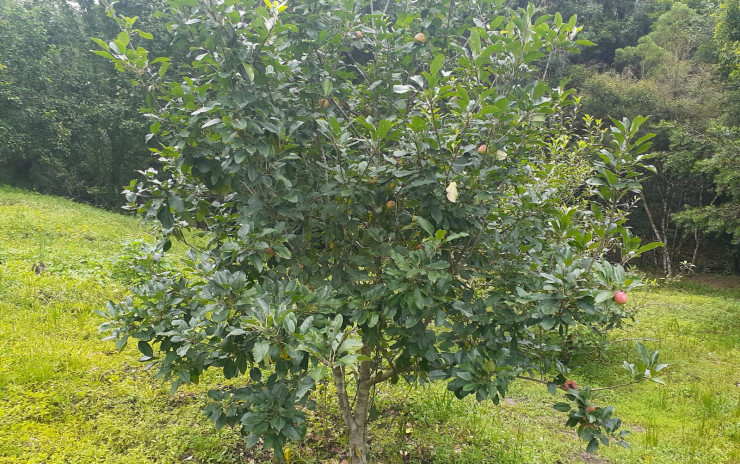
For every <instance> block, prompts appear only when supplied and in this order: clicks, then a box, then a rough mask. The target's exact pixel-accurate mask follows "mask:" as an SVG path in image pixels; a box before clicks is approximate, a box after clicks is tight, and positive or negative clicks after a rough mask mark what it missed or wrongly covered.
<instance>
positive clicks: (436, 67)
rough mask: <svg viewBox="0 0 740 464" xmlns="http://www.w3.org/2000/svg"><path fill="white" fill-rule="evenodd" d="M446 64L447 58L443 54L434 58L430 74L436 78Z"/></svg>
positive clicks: (430, 65) (430, 66)
mask: <svg viewBox="0 0 740 464" xmlns="http://www.w3.org/2000/svg"><path fill="white" fill-rule="evenodd" d="M444 62H445V56H444V55H443V54H441V53H440V54H438V55H437V56H435V57H434V59H433V60H432V62H431V63H430V64H429V74H431V75H432V76H436V75H437V74H438V73H439V71H440V70H441V69H442V64H444Z"/></svg>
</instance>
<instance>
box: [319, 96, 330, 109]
mask: <svg viewBox="0 0 740 464" xmlns="http://www.w3.org/2000/svg"><path fill="white" fill-rule="evenodd" d="M319 106H320V107H322V108H329V100H328V99H326V98H319Z"/></svg>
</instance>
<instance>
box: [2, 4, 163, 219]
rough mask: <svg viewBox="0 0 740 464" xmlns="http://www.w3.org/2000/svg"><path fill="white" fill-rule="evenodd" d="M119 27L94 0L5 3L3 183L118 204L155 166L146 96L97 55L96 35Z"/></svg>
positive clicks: (146, 7) (144, 10)
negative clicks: (125, 189) (140, 172)
mask: <svg viewBox="0 0 740 464" xmlns="http://www.w3.org/2000/svg"><path fill="white" fill-rule="evenodd" d="M155 6H156V2H155V3H152V2H135V1H129V2H126V4H124V5H122V8H131V9H133V10H135V11H136V14H137V15H141V16H146V15H147V14H151V9H152V8H153V7H155ZM113 27H115V26H113ZM112 32H113V29H112V25H111V23H110V22H109V21H108V18H107V15H106V14H105V10H104V8H103V7H102V6H101V5H95V4H94V3H93V2H80V5H77V6H75V5H72V4H70V3H67V2H65V1H58V0H48V1H46V0H42V1H34V2H17V1H15V0H1V1H0V43H2V47H0V183H10V184H12V185H16V186H21V187H25V188H32V189H35V190H38V191H42V192H47V193H52V194H56V195H64V196H68V197H73V198H77V199H79V200H83V201H87V202H91V203H95V204H98V205H104V206H118V205H120V204H121V203H122V202H121V197H120V192H121V189H122V186H123V185H125V184H126V183H128V182H129V181H130V180H131V179H132V178H133V177H134V175H135V171H136V170H137V169H142V168H146V167H147V166H149V165H151V164H152V163H151V161H152V158H151V156H149V154H148V150H147V147H146V144H145V141H144V137H145V136H146V134H147V133H148V130H147V127H146V125H145V122H146V121H145V119H144V118H143V116H142V115H141V114H140V112H139V110H138V108H139V106H140V105H141V94H140V93H139V94H136V93H135V92H134V89H133V87H132V86H131V85H130V83H129V82H128V80H127V79H125V78H123V76H120V75H118V74H117V73H115V71H114V70H112V69H110V67H109V66H106V64H105V62H103V61H102V60H100V59H99V58H98V57H96V56H95V55H93V54H92V53H90V49H91V48H92V46H93V44H92V43H91V42H90V40H89V39H88V37H89V36H97V35H101V34H110V33H112Z"/></svg>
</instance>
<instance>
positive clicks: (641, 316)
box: [0, 187, 740, 464]
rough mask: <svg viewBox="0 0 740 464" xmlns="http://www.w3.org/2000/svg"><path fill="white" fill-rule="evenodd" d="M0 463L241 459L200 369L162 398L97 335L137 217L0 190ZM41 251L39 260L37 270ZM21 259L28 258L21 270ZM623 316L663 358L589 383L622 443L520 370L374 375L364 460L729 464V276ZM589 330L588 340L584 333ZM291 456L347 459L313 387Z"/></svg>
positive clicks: (739, 312)
mask: <svg viewBox="0 0 740 464" xmlns="http://www.w3.org/2000/svg"><path fill="white" fill-rule="evenodd" d="M0 218H2V219H0V411H2V413H1V414H0V463H3V464H5V463H7V464H9V463H13V464H15V463H179V462H183V463H187V462H193V463H251V462H256V463H259V462H269V454H268V453H266V452H264V451H261V450H245V449H244V447H243V446H242V445H241V441H240V439H239V436H238V434H237V433H236V432H234V431H232V430H221V431H219V432H216V431H215V430H214V429H213V427H212V425H211V423H210V422H209V421H208V420H207V419H206V418H205V416H204V415H203V413H202V408H203V406H204V405H205V404H206V402H207V399H206V396H205V392H206V391H207V390H208V388H212V387H213V386H215V385H217V384H218V383H219V382H222V381H223V380H222V379H221V378H220V377H219V375H218V373H216V372H214V373H212V374H210V375H208V376H206V377H205V378H204V379H203V381H202V383H201V384H200V385H198V386H188V387H187V388H184V389H181V390H180V391H179V392H178V393H176V394H175V395H174V396H171V395H169V393H168V390H169V388H168V386H167V385H163V384H162V383H161V382H160V381H158V380H154V379H152V378H151V374H150V373H149V372H147V371H144V370H143V366H142V365H141V364H140V363H138V362H137V361H136V359H137V358H138V356H139V355H138V353H136V352H135V349H132V348H127V349H126V350H124V352H122V353H118V352H116V351H115V349H114V347H113V344H112V342H103V341H101V340H100V338H101V335H100V334H98V333H97V326H98V324H99V323H100V322H102V320H101V318H100V317H99V316H97V315H95V314H94V313H93V311H94V310H96V309H100V308H101V307H103V306H104V305H105V303H106V301H107V300H109V299H112V300H116V299H119V298H122V297H123V296H124V295H125V292H126V288H125V285H124V283H123V281H122V280H121V278H122V277H125V275H126V272H127V265H128V264H130V262H131V256H132V252H131V251H125V248H126V246H127V245H130V244H134V245H135V244H136V243H137V241H141V240H146V239H147V237H148V236H147V233H146V231H145V230H143V229H142V228H141V227H140V226H139V223H138V221H137V220H136V219H133V218H130V217H126V216H123V215H117V214H113V213H109V212H104V211H100V210H96V209H94V208H90V207H87V206H83V205H78V204H75V203H72V202H70V201H67V200H62V199H58V198H51V197H45V196H41V195H36V194H31V193H28V192H23V191H19V190H12V189H8V188H2V187H0ZM40 263H43V264H44V266H43V267H44V268H45V269H39V267H40V266H39V265H40ZM34 265H35V266H36V269H34ZM630 296H631V301H630V305H631V306H632V307H633V308H635V309H636V310H637V311H638V313H637V319H638V321H637V323H635V324H633V325H632V326H631V327H629V328H627V329H626V330H622V331H619V332H618V333H614V334H613V336H612V339H613V340H619V339H632V338H642V339H651V340H659V341H645V342H644V343H645V344H646V345H648V346H649V347H650V348H651V349H660V351H661V359H662V360H663V362H668V363H671V366H670V368H669V369H668V371H667V372H666V373H665V374H664V375H662V377H663V379H664V380H665V381H666V385H665V386H661V385H658V384H655V383H652V382H646V383H641V384H638V385H631V386H628V387H625V388H622V389H619V390H605V391H603V392H601V397H600V398H601V399H600V402H601V403H602V404H604V405H606V404H613V405H615V406H616V407H617V413H618V415H619V416H620V417H622V418H623V419H624V422H625V427H626V428H628V429H631V430H632V431H633V435H632V436H631V438H630V444H631V445H632V450H631V451H629V450H625V449H623V448H620V447H610V448H601V449H600V451H599V453H598V454H596V455H587V454H585V453H583V452H582V451H583V449H584V448H585V446H584V445H585V444H584V443H582V442H579V441H578V439H577V437H576V436H575V434H574V433H573V432H572V431H570V430H568V429H565V428H563V427H562V424H563V422H564V421H565V417H564V415H563V414H561V413H558V412H556V411H554V410H553V409H552V407H551V405H552V403H553V402H554V401H555V399H554V398H553V397H552V396H550V395H549V394H548V393H547V392H546V390H545V389H544V388H543V386H542V385H539V384H535V383H528V382H520V383H518V384H516V385H515V387H514V388H513V390H512V391H511V395H510V397H509V398H507V399H506V400H505V401H504V402H503V403H502V404H501V405H500V406H494V405H493V404H491V403H490V402H487V403H483V404H477V403H475V402H474V401H469V400H466V401H457V400H455V399H453V397H452V395H451V394H449V393H447V392H446V391H445V388H444V385H442V384H433V385H426V386H409V385H405V384H403V383H399V384H397V385H393V386H391V385H387V386H384V387H382V388H380V389H379V390H378V391H377V392H376V394H375V404H376V408H375V410H374V419H375V420H374V421H373V422H372V430H371V437H372V438H371V440H372V450H373V455H372V458H373V459H374V460H376V461H377V462H382V463H385V464H388V463H406V462H408V463H471V464H472V463H553V464H554V463H578V462H583V463H651V464H659V463H732V464H734V463H740V279H738V278H733V277H717V276H715V277H711V278H707V277H700V278H695V279H689V280H686V281H683V282H680V283H673V284H670V285H668V286H664V287H663V288H662V289H660V290H645V291H641V292H633V294H631V295H630ZM597 342H598V341H597V340H595V341H594V343H595V344H596V343H597ZM574 355H575V356H581V357H583V358H584V359H586V360H587V361H588V363H587V365H586V367H585V368H583V369H582V370H580V371H579V372H577V373H575V374H574V375H573V377H574V378H575V379H576V380H577V381H578V383H579V384H582V385H583V384H590V385H592V386H594V387H604V386H608V385H614V384H619V383H624V382H625V381H627V380H628V379H627V374H626V371H623V370H622V369H621V368H620V367H619V366H620V365H621V363H622V360H629V361H630V362H634V361H635V360H636V353H635V350H634V341H633V340H627V341H617V342H613V343H612V344H611V348H609V349H608V350H603V349H598V348H597V347H596V345H589V344H585V345H583V346H582V347H580V348H579V349H578V350H575V351H574ZM315 398H316V400H317V401H318V403H319V407H318V410H317V411H316V413H315V414H312V416H311V421H310V424H311V425H310V428H309V435H308V437H307V439H306V441H305V442H303V443H301V444H291V456H292V457H291V461H292V462H295V463H319V462H336V463H339V462H340V461H341V460H342V459H343V458H344V457H345V456H344V451H343V444H342V442H343V438H342V437H341V434H340V427H341V424H340V421H339V416H338V414H337V412H336V410H335V409H333V408H332V406H331V404H332V403H331V399H332V392H331V387H329V386H322V387H321V388H319V389H318V391H317V392H316V395H315Z"/></svg>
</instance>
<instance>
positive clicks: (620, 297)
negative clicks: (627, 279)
mask: <svg viewBox="0 0 740 464" xmlns="http://www.w3.org/2000/svg"><path fill="white" fill-rule="evenodd" d="M627 300H628V298H627V294H626V293H624V292H621V291H620V292H614V302H615V303H616V304H619V305H623V304H625V303H627Z"/></svg>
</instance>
